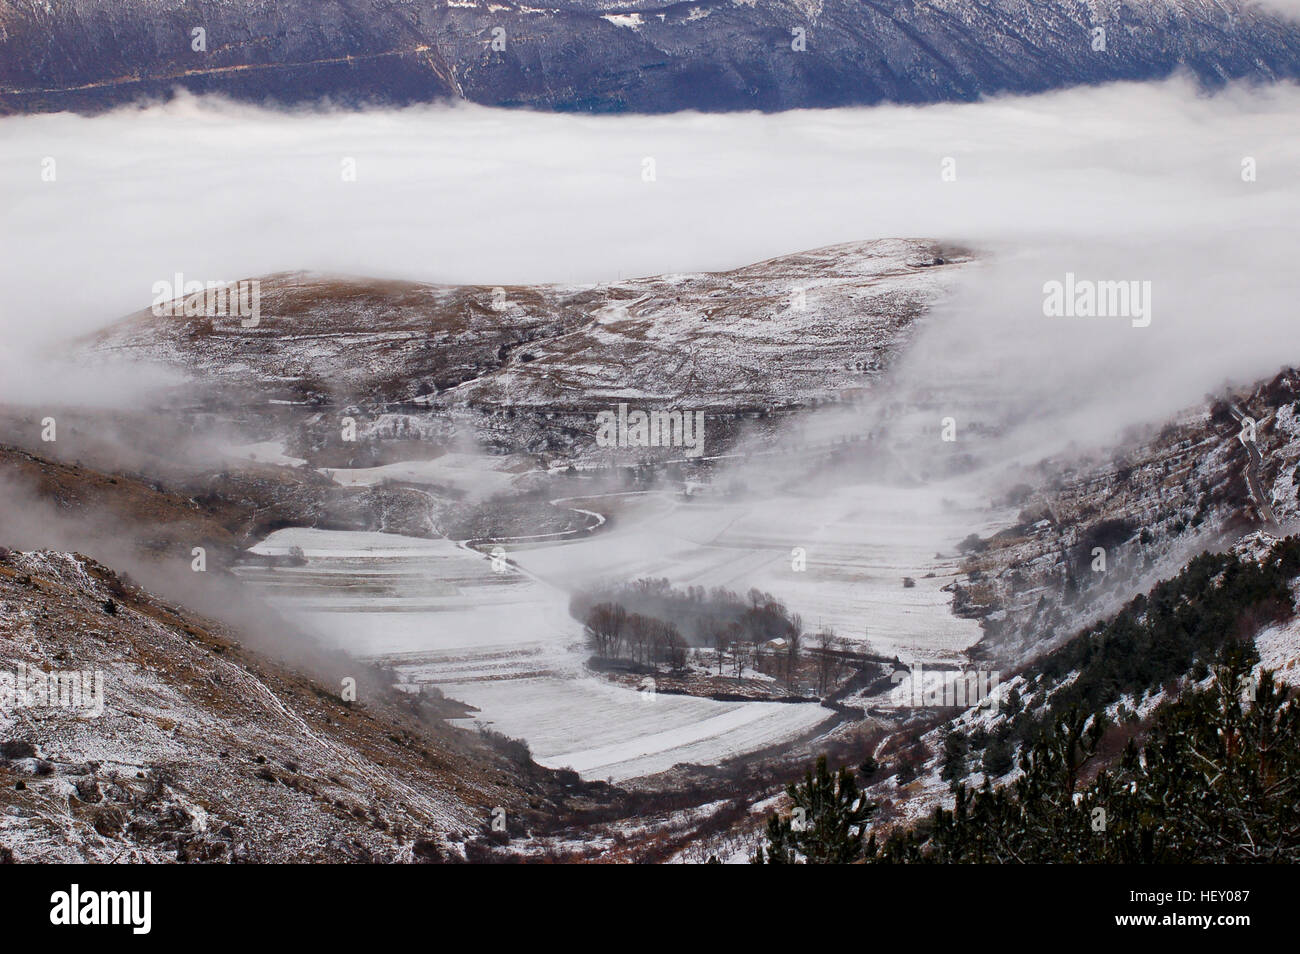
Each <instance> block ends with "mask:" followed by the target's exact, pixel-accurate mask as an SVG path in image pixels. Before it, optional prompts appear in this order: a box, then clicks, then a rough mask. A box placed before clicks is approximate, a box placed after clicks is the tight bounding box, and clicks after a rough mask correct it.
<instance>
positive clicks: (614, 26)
mask: <svg viewBox="0 0 1300 954" xmlns="http://www.w3.org/2000/svg"><path fill="white" fill-rule="evenodd" d="M196 31H202V33H199V32H196ZM1098 31H1101V32H1098ZM1178 69H1185V70H1188V71H1190V72H1191V73H1193V74H1195V75H1196V76H1197V77H1199V78H1200V79H1201V80H1202V81H1204V82H1206V83H1207V84H1210V85H1217V84H1220V83H1222V82H1224V81H1225V80H1228V79H1233V78H1249V79H1257V80H1273V79H1277V78H1280V77H1290V78H1295V77H1297V76H1300V25H1297V24H1296V23H1295V22H1294V21H1292V20H1290V19H1287V18H1285V17H1282V16H1279V15H1278V14H1276V13H1273V12H1270V10H1269V8H1267V7H1264V6H1260V5H1258V4H1256V3H1254V2H1251V0H1225V2H1210V0H1140V2H1136V3H1121V2H1117V0H1089V2H1063V0H1051V2H1029V0H929V2H917V0H870V2H865V3H858V2H852V0H684V2H670V3H666V2H658V0H628V2H622V3H612V2H609V0H572V2H561V3H558V4H555V3H552V4H540V5H531V4H525V3H514V2H509V0H502V2H495V0H493V2H487V0H405V2H399V3H379V2H372V3H360V4H353V3H346V4H345V3H315V2H305V0H297V2H287V3H285V2H271V0H238V2H223V0H201V2H198V3H191V2H186V0H56V2H53V3H45V2H40V0H4V2H3V3H0V111H9V112H39V111H45V110H51V109H67V108H73V109H84V110H94V109H100V108H104V107H107V106H112V105H115V104H119V103H123V102H128V101H131V100H133V99H136V98H139V97H142V96H144V97H155V96H160V95H167V94H169V93H170V92H171V91H172V90H173V89H174V88H176V87H181V88H185V89H189V90H191V91H194V92H214V93H222V94H224V95H228V96H231V97H233V98H236V99H240V100H246V101H253V102H263V101H274V102H282V103H302V102H315V101H324V100H328V101H330V102H342V103H349V104H366V103H379V102H382V103H390V104H391V103H408V102H426V101H434V100H442V99H465V100H469V101H472V102H477V103H483V104H491V105H502V106H533V107H538V108H544V109H557V110H590V111H599V112H605V111H624V110H632V111H642V112H664V111H671V110H678V109H704V110H726V109H760V110H776V109H788V108H795V107H808V106H835V105H845V104H858V103H877V102H887V101H893V102H908V103H914V102H933V101H940V100H969V99H974V98H977V97H979V96H981V95H985V94H990V93H997V92H1035V91H1041V90H1046V89H1051V88H1056V87H1061V86H1070V85H1076V84H1084V83H1099V82H1107V81H1113V80H1142V79H1152V78H1158V77H1165V76H1168V75H1169V74H1170V73H1171V72H1173V71H1175V70H1178Z"/></svg>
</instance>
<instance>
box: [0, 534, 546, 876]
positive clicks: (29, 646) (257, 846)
mask: <svg viewBox="0 0 1300 954" xmlns="http://www.w3.org/2000/svg"><path fill="white" fill-rule="evenodd" d="M315 666H316V668H317V669H318V671H319V672H320V676H319V680H320V681H317V679H314V678H311V677H308V676H304V675H301V674H299V673H300V672H301V671H302V667H298V668H299V673H295V672H292V671H290V670H289V669H287V668H285V667H284V666H282V665H280V664H278V663H275V662H273V661H272V660H271V659H269V658H267V657H266V656H263V655H260V654H257V653H253V652H250V651H249V650H247V649H245V648H243V647H242V646H241V645H240V644H239V643H238V642H236V641H235V639H234V638H233V635H232V633H231V632H229V631H228V630H226V629H224V628H223V627H221V626H219V625H217V624H214V623H212V622H211V621H207V620H203V619H201V618H198V617H195V616H193V615H192V614H189V613H187V612H185V611H183V610H179V609H177V608H175V607H172V606H169V605H167V604H165V603H163V602H161V601H160V600H158V599H157V598H156V597H153V596H151V595H150V594H149V593H147V592H145V591H144V590H142V589H140V588H139V587H137V586H135V585H133V584H131V583H129V582H126V581H124V580H123V579H121V578H119V577H118V576H117V575H116V574H114V573H113V572H112V571H110V570H108V569H107V568H106V567H104V566H103V565H101V564H98V563H96V562H94V561H92V560H89V559H87V558H84V557H81V556H79V555H76V554H70V553H60V552H51V551H34V552H26V553H21V552H16V551H9V550H4V551H0V672H2V673H5V674H7V678H6V677H0V690H8V691H9V692H10V693H12V690H13V688H14V686H15V684H16V683H19V682H21V681H23V680H26V681H27V683H28V685H29V686H30V685H34V683H32V678H33V676H34V675H35V674H36V673H38V672H39V673H44V672H53V673H56V674H62V675H71V674H80V673H83V672H84V673H95V674H98V675H99V677H101V678H102V687H103V691H102V702H103V704H102V707H99V711H98V712H96V711H95V708H96V707H92V706H91V705H90V704H89V701H90V698H91V696H92V695H93V693H92V692H90V691H89V690H88V691H87V694H86V695H84V696H83V698H82V701H83V705H82V706H80V707H74V706H69V705H62V706H60V705H48V704H47V705H41V704H35V703H39V702H40V701H41V697H40V696H39V695H37V696H35V697H33V699H32V700H29V702H30V703H33V704H27V705H14V704H13V701H14V700H13V697H12V694H10V696H9V697H8V698H6V699H5V702H6V705H5V706H2V707H0V854H3V856H4V858H5V859H6V860H18V861H34V860H42V861H113V860H119V861H126V860H135V861H163V860H199V861H202V860H215V861H231V860H249V861H252V860H257V861H343V860H371V859H377V860H438V859H454V858H456V857H463V854H464V850H465V849H464V844H465V842H466V840H467V839H468V840H471V841H472V840H473V839H475V838H477V837H479V836H480V835H485V834H487V833H489V832H490V831H491V817H492V810H493V809H494V808H502V809H504V810H505V812H506V815H505V817H506V818H507V819H508V830H510V831H516V832H517V831H520V830H522V828H523V827H524V826H526V825H527V824H528V818H529V817H530V815H532V814H533V812H534V809H538V808H547V809H548V810H549V809H550V808H553V806H551V805H550V803H549V801H548V799H549V795H548V792H547V788H548V786H549V787H550V788H551V790H552V791H554V790H555V787H554V785H553V784H552V783H550V782H548V778H549V773H546V772H544V771H542V770H539V769H536V767H535V766H532V765H531V762H530V760H529V759H528V757H527V753H526V750H522V749H520V748H518V747H514V748H512V747H511V746H509V745H506V744H504V743H500V742H493V741H492V740H490V739H486V738H482V737H479V736H478V735H477V734H474V733H469V732H465V731H462V730H458V729H451V728H449V727H447V726H446V725H445V724H444V723H442V722H441V720H440V718H439V716H440V707H442V706H445V705H446V703H444V702H442V701H441V700H437V699H428V700H420V699H415V698H407V697H402V696H398V695H395V694H394V693H393V692H392V691H391V690H390V689H388V688H386V686H385V684H384V682H385V681H384V680H383V679H382V678H379V676H378V674H376V673H375V672H372V671H370V670H367V669H366V668H365V667H362V666H360V665H359V664H355V663H350V662H347V661H345V660H342V659H338V660H332V661H331V660H325V659H320V660H317V661H316V663H315ZM349 676H350V677H351V678H353V679H355V680H356V687H357V688H356V699H357V701H346V700H345V699H344V698H343V696H344V693H343V690H342V679H343V678H344V677H349ZM85 685H86V686H87V687H89V686H91V685H93V683H92V682H89V681H88V682H87V683H85ZM65 701H66V700H65Z"/></svg>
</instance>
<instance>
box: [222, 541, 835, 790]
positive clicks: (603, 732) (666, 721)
mask: <svg viewBox="0 0 1300 954" xmlns="http://www.w3.org/2000/svg"><path fill="white" fill-rule="evenodd" d="M293 546H299V547H302V549H303V552H304V553H305V555H306V557H307V560H308V563H307V565H306V566H303V567H277V568H274V569H252V568H248V569H245V570H244V571H242V572H243V575H244V576H245V577H246V578H248V579H250V580H253V581H255V582H257V583H258V584H259V585H261V586H263V587H264V588H265V589H266V591H267V594H268V596H269V597H270V598H271V599H272V600H273V601H275V602H277V603H278V604H279V605H280V606H281V608H283V609H286V610H290V611H292V612H294V614H295V615H296V617H297V618H298V619H299V620H300V621H301V622H302V623H303V624H304V625H305V626H307V627H308V628H309V629H311V631H313V632H314V633H316V634H318V635H319V636H320V637H322V638H323V639H325V640H326V641H328V642H330V643H331V644H334V645H337V646H340V647H342V648H345V649H347V650H349V651H351V652H354V653H356V654H358V655H360V656H363V657H366V658H371V659H377V658H382V659H384V660H385V661H388V662H390V663H391V664H393V665H394V666H395V667H396V668H397V669H398V671H399V672H400V673H401V674H402V675H403V677H404V678H406V679H409V680H410V681H412V682H416V683H433V684H436V685H438V686H439V687H440V688H442V689H443V691H444V692H446V693H447V694H448V695H449V696H452V697H453V698H456V699H460V700H462V701H464V702H468V703H469V704H471V705H473V706H476V707H478V708H479V709H480V710H481V711H480V712H479V714H478V715H477V716H476V717H475V721H478V722H481V723H483V724H486V725H490V726H492V727H493V728H495V729H496V730H498V731H501V732H504V733H506V734H507V735H510V736H514V737H517V738H523V739H526V740H527V741H528V743H529V745H530V747H531V748H532V751H533V755H534V757H535V758H536V759H537V760H538V761H539V762H541V763H542V764H543V765H548V766H552V767H555V768H565V767H567V768H573V769H574V770H576V771H578V772H580V773H581V774H582V775H584V776H585V777H588V778H601V779H604V778H612V779H614V780H616V781H618V780H622V779H626V778H630V777H635V776H640V775H647V774H652V773H654V772H659V771H662V770H664V769H668V768H671V767H672V766H673V765H674V764H676V763H678V762H683V761H691V762H700V763H715V762H717V761H720V760H722V759H725V758H727V757H728V756H731V755H735V754H739V753H743V752H747V751H752V750H754V749H758V748H763V747H766V746H768V745H773V744H776V743H779V742H782V741H784V740H786V739H789V738H791V737H792V736H795V735H798V734H800V733H802V732H804V731H806V730H807V729H810V728H812V727H813V726H815V725H817V724H818V723H820V722H823V721H826V720H827V719H829V718H830V717H831V712H830V711H829V710H827V709H823V708H822V707H820V706H818V705H815V704H806V705H799V704H782V703H774V702H773V703H768V702H750V703H737V702H715V701H713V700H710V699H697V698H693V697H690V696H675V695H668V694H662V693H661V694H654V693H650V692H640V691H637V690H634V689H626V688H621V687H618V686H614V685H611V684H609V683H607V682H606V681H604V680H603V679H600V678H597V677H594V676H590V675H588V674H587V673H586V672H585V671H584V669H583V666H582V662H583V659H584V658H585V654H584V653H583V652H582V647H581V635H582V633H581V627H580V626H579V624H578V623H577V621H575V620H573V619H572V618H571V617H570V616H569V613H568V596H567V594H565V593H564V592H562V591H561V590H559V589H557V588H555V587H552V586H550V585H548V584H546V583H544V582H540V581H537V580H534V579H532V578H530V577H529V576H527V575H525V574H522V573H519V572H516V571H514V570H510V569H507V570H506V571H505V572H496V571H494V570H493V569H492V563H491V561H490V560H488V559H485V558H483V557H482V556H480V555H479V554H477V553H475V552H473V551H470V550H466V549H462V548H460V547H458V546H457V545H456V544H455V543H453V542H451V541H448V540H422V539H417V538H413V537H402V536H397V535H395V534H386V533H355V532H346V531H324V530H311V529H300V528H295V529H288V530H280V531H277V532H276V533H273V534H272V535H271V536H270V537H268V538H267V539H266V540H265V541H263V542H262V543H261V544H259V545H258V546H257V547H255V548H254V551H255V552H258V553H263V554H277V555H281V554H285V553H287V552H288V550H289V548H290V547H293Z"/></svg>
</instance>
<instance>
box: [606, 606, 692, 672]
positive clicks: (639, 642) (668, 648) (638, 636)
mask: <svg viewBox="0 0 1300 954" xmlns="http://www.w3.org/2000/svg"><path fill="white" fill-rule="evenodd" d="M586 635H587V646H588V648H589V649H591V651H592V652H594V653H595V654H596V655H598V656H600V657H602V658H604V659H631V660H632V661H633V662H635V663H639V664H640V665H643V666H653V667H654V668H655V669H658V668H659V667H660V666H667V667H668V668H669V669H681V668H682V667H683V666H685V665H686V640H684V639H683V638H682V634H681V633H679V632H678V631H677V627H676V626H674V625H673V624H672V623H665V622H664V621H663V620H658V619H655V618H654V617H652V616H643V615H641V614H640V613H629V612H628V611H627V610H626V609H625V608H624V607H622V606H620V605H619V604H617V603H597V604H596V605H595V606H593V607H592V608H591V611H590V612H589V613H588V614H587V620H586Z"/></svg>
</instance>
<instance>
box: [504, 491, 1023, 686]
mask: <svg viewBox="0 0 1300 954" xmlns="http://www.w3.org/2000/svg"><path fill="white" fill-rule="evenodd" d="M586 500H587V501H588V502H586V503H584V504H583V506H585V507H594V508H599V506H600V503H599V498H586ZM624 506H626V505H625V504H624ZM996 517H997V515H995V514H993V513H991V512H990V511H989V510H988V509H987V500H986V499H985V498H983V497H976V496H974V495H973V494H972V493H971V492H970V491H961V490H959V489H957V488H956V487H950V486H945V485H930V486H925V487H917V488H899V487H888V486H880V485H866V484H860V485H856V486H849V487H842V488H838V489H836V490H835V491H834V492H832V493H822V494H817V495H812V494H810V495H808V496H793V495H789V496H782V497H777V498H775V499H765V500H761V501H754V502H740V503H710V502H700V503H682V504H678V503H675V502H674V503H669V502H667V498H666V496H665V495H658V494H652V495H646V501H645V503H644V505H643V506H642V507H641V509H640V511H639V512H635V511H634V512H626V511H623V512H620V518H621V519H620V520H619V526H618V529H616V530H615V531H614V532H613V533H608V534H596V535H594V536H591V537H586V538H583V539H581V540H578V541H575V542H573V543H570V544H565V545H561V546H554V547H544V548H538V549H528V550H522V551H520V552H518V553H515V554H512V559H515V560H517V561H518V563H519V564H520V565H521V566H522V567H523V568H524V569H526V570H528V571H530V572H532V573H534V574H536V575H537V576H539V577H541V578H543V579H546V580H548V581H550V582H552V583H554V584H556V585H557V586H560V587H563V588H570V587H577V586H582V585H583V584H587V583H590V582H592V581H594V580H598V579H610V580H616V581H622V580H629V579H636V578H637V577H643V576H649V577H666V578H667V579H669V580H670V581H672V582H673V583H674V584H677V585H679V586H688V585H689V586H705V587H715V586H722V587H726V588H728V589H734V590H737V591H739V592H740V593H741V594H744V593H745V592H746V591H747V590H748V589H749V588H750V587H758V588H759V589H762V590H766V591H768V592H770V593H772V594H773V595H775V596H776V597H777V598H779V599H781V600H783V601H784V602H785V603H786V604H787V605H788V606H789V607H790V608H791V610H792V611H794V612H797V613H800V614H802V616H803V622H804V626H805V628H806V629H808V630H809V631H810V632H815V631H816V630H817V628H819V627H820V626H823V625H824V626H829V627H833V628H834V629H835V631H836V633H837V634H838V635H839V636H841V637H843V638H846V639H852V640H855V641H862V640H867V641H869V642H870V644H871V647H872V648H873V649H875V650H876V651H879V652H885V653H889V654H894V653H898V654H900V655H901V656H903V658H904V659H906V660H910V659H912V658H920V659H923V660H926V661H932V660H945V661H957V660H959V659H960V658H961V653H962V651H963V650H965V649H966V648H968V647H969V646H970V645H972V644H973V643H974V642H975V641H976V640H977V639H978V638H979V635H980V630H979V626H978V624H977V623H976V622H975V621H974V620H967V619H960V618H958V617H956V616H953V615H952V613H951V612H950V611H949V604H950V603H951V594H949V593H946V592H944V591H943V590H942V587H943V586H945V585H946V584H948V583H951V582H952V580H953V579H954V577H955V575H956V571H957V563H958V561H957V559H956V558H955V557H954V556H953V544H954V543H955V542H956V541H957V540H959V539H961V538H962V537H963V536H965V535H966V534H967V533H969V532H971V531H972V530H976V531H980V532H987V531H988V530H990V529H993V528H994V527H997V526H1000V525H999V524H998V522H997V520H996ZM796 548H800V549H802V551H803V556H804V558H805V560H806V568H804V569H796V568H795V567H796V565H798V560H797V559H796V558H797V556H798V554H796V553H795V550H796ZM941 552H942V553H944V554H946V556H943V557H939V556H937V554H939V553H941ZM927 574H933V575H932V576H927ZM905 576H906V577H911V578H912V579H914V580H915V581H916V585H915V586H914V587H911V588H904V586H903V577H905Z"/></svg>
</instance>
